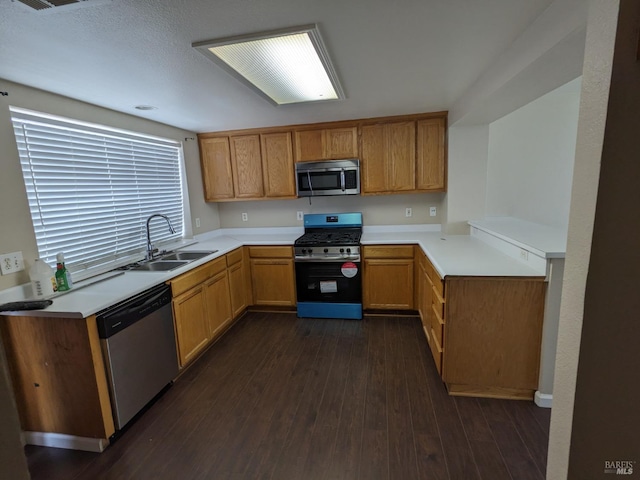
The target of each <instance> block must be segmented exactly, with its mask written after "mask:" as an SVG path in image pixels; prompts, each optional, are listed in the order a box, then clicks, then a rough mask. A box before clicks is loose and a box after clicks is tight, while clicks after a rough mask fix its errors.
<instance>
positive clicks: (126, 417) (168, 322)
mask: <svg viewBox="0 0 640 480" xmlns="http://www.w3.org/2000/svg"><path fill="white" fill-rule="evenodd" d="M96 318H97V321H98V332H99V335H100V342H101V345H102V353H103V356H104V359H105V365H106V368H107V379H108V380H109V389H110V394H111V406H112V407H113V416H114V421H115V425H116V429H118V430H120V429H122V428H123V427H124V426H125V425H126V424H127V423H128V422H129V421H130V420H131V419H132V418H133V417H134V416H135V415H136V414H137V413H138V412H139V411H140V410H141V409H142V408H144V406H145V405H146V404H147V403H149V401H150V400H152V399H153V398H154V397H155V396H156V395H157V394H158V393H159V392H160V391H161V390H162V389H163V388H164V387H165V386H167V385H169V384H170V383H171V382H172V381H173V379H174V378H176V377H177V376H178V356H177V353H176V339H175V333H174V329H173V315H172V311H171V287H170V286H168V285H158V286H156V287H153V288H151V289H149V290H146V291H144V292H142V293H140V294H138V295H136V296H135V297H132V298H129V299H127V300H125V301H123V302H121V303H118V304H116V305H114V306H112V307H110V308H108V309H106V310H103V311H101V312H99V313H98V315H97V317H96Z"/></svg>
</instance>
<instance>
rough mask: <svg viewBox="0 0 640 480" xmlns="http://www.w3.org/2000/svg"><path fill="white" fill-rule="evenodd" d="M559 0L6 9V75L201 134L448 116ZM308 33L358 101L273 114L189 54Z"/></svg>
mask: <svg viewBox="0 0 640 480" xmlns="http://www.w3.org/2000/svg"><path fill="white" fill-rule="evenodd" d="M551 3H552V0H402V1H398V0H396V1H394V0H216V1H206V0H129V1H126V0H107V1H104V0H103V1H98V2H96V3H95V4H92V3H91V2H87V3H86V4H85V5H84V6H83V7H82V8H67V7H60V8H56V9H52V11H47V12H36V11H35V10H32V9H30V8H28V7H25V6H24V5H22V4H19V3H17V2H13V1H12V0H0V78H3V79H6V80H10V81H14V82H17V83H21V84H25V85H28V86H32V87H36V88H40V89H43V90H46V91H50V92H54V93H58V94H61V95H65V96H68V97H72V98H75V99H79V100H83V101H86V102H89V103H92V104H96V105H100V106H103V107H107V108H110V109H113V110H117V111H121V112H126V113H130V114H132V115H137V116H140V117H144V118H149V119H152V120H156V121H159V122H162V123H166V124H169V125H173V126H176V127H180V128H183V129H186V130H190V131H195V132H207V131H216V130H228V129H235V128H250V127H260V126H268V125H288V124H296V123H312V122H321V121H330V120H341V119H350V118H364V117H373V116H386V115H395V114H405V113H418V112H427V111H437V110H448V109H449V108H451V106H452V105H453V104H454V102H455V101H456V100H458V99H459V98H460V97H461V96H462V95H463V94H464V93H465V92H466V91H467V89H469V87H470V86H471V85H472V84H473V83H474V82H475V81H476V80H477V79H478V77H479V76H480V75H481V74H483V72H485V71H486V69H487V68H488V66H489V65H491V64H492V63H493V62H495V61H496V59H498V58H499V57H500V55H501V54H503V53H504V52H505V51H507V50H508V49H509V47H510V45H511V44H512V43H513V42H514V41H515V40H516V39H517V38H518V37H519V36H520V34H521V33H522V32H523V31H525V29H527V28H528V27H529V26H530V25H531V24H532V23H533V22H534V21H535V20H536V18H537V17H538V16H539V15H540V14H541V13H542V12H543V11H544V10H545V9H546V8H547V7H548V6H549V5H550V4H551ZM309 23H316V24H318V26H319V29H320V31H321V33H322V35H323V38H324V41H325V44H326V46H327V49H328V51H329V54H330V55H331V57H332V60H333V64H334V66H335V68H336V70H337V72H338V75H339V77H340V79H341V82H342V86H343V88H344V90H345V93H346V95H347V99H346V100H343V101H339V102H326V103H322V104H317V103H316V104H310V105H290V106H280V107H275V106H273V105H271V104H270V103H269V102H267V101H266V100H264V99H262V98H261V97H259V96H258V95H257V94H256V93H254V92H253V91H251V90H250V89H248V88H247V87H245V86H244V85H242V84H241V83H239V82H238V81H237V80H235V79H234V78H233V77H231V76H230V75H229V74H227V73H226V72H224V71H223V70H222V69H220V68H219V67H217V66H216V65H214V64H213V63H212V62H211V61H209V60H208V59H206V58H205V57H204V56H203V55H201V54H200V53H198V52H197V51H195V50H194V49H193V48H192V47H191V44H192V43H193V42H198V41H203V40H208V39H212V38H218V37H226V36H231V35H241V34H247V33H252V32H258V31H265V30H273V29H280V28H285V27H291V26H297V25H304V24H309ZM1 83H2V82H1V81H0V88H1ZM140 104H148V105H154V106H156V107H158V109H157V110H153V111H150V112H140V111H138V110H135V109H134V106H135V105H140Z"/></svg>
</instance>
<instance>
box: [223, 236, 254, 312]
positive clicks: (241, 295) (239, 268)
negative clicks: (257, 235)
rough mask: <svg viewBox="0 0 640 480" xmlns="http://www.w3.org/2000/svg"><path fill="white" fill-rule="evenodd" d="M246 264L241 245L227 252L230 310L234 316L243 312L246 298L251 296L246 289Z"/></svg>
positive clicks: (245, 306) (246, 302) (246, 304)
mask: <svg viewBox="0 0 640 480" xmlns="http://www.w3.org/2000/svg"><path fill="white" fill-rule="evenodd" d="M247 264H248V261H247V260H246V259H245V249H243V248H242V247H241V248H236V249H235V250H234V251H233V252H231V253H228V254H227V272H228V274H229V290H230V295H231V312H232V316H233V317H234V318H236V317H237V316H238V315H240V314H241V313H242V312H244V310H245V309H246V308H247V306H248V299H249V298H250V297H251V294H250V291H249V290H248V289H247V270H248V265H247Z"/></svg>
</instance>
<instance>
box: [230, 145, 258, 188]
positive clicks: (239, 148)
mask: <svg viewBox="0 0 640 480" xmlns="http://www.w3.org/2000/svg"><path fill="white" fill-rule="evenodd" d="M230 141H231V166H232V168H233V187H234V190H235V196H236V198H260V197H263V196H264V184H263V181H262V156H261V155H260V136H259V135H243V136H238V137H230Z"/></svg>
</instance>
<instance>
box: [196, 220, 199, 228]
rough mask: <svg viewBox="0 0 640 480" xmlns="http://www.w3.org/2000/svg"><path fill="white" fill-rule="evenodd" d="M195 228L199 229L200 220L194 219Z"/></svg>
mask: <svg viewBox="0 0 640 480" xmlns="http://www.w3.org/2000/svg"><path fill="white" fill-rule="evenodd" d="M196 228H200V219H199V218H196Z"/></svg>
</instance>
